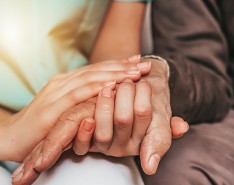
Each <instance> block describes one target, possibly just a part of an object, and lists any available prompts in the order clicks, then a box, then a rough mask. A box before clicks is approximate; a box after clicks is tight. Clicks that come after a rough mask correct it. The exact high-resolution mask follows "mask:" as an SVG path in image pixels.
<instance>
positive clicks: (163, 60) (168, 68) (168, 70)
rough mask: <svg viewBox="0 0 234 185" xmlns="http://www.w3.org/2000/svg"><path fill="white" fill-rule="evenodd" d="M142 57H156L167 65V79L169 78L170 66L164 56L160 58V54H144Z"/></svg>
mask: <svg viewBox="0 0 234 185" xmlns="http://www.w3.org/2000/svg"><path fill="white" fill-rule="evenodd" d="M142 58H145V59H157V60H159V61H161V62H163V63H165V64H166V66H167V79H169V78H170V67H169V64H168V62H167V61H166V60H165V59H164V58H162V57H160V56H157V55H145V56H143V57H142Z"/></svg>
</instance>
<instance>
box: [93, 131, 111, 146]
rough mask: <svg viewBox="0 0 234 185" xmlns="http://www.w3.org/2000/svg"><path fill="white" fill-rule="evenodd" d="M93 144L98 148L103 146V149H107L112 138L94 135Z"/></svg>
mask: <svg viewBox="0 0 234 185" xmlns="http://www.w3.org/2000/svg"><path fill="white" fill-rule="evenodd" d="M94 138H95V143H96V144H97V145H98V146H100V145H101V146H104V147H107V146H109V145H110V143H111V141H112V137H111V136H109V135H98V134H95V137H94Z"/></svg>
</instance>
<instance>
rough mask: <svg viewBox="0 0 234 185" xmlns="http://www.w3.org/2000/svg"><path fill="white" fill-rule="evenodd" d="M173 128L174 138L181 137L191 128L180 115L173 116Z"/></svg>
mask: <svg viewBox="0 0 234 185" xmlns="http://www.w3.org/2000/svg"><path fill="white" fill-rule="evenodd" d="M171 129H172V135H173V138H179V137H181V136H182V135H183V134H185V133H186V132H187V131H188V130H189V124H188V123H187V122H186V121H184V120H183V119H182V118H180V117H172V119H171Z"/></svg>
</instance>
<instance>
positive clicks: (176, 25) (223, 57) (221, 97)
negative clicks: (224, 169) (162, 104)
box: [152, 0, 233, 123]
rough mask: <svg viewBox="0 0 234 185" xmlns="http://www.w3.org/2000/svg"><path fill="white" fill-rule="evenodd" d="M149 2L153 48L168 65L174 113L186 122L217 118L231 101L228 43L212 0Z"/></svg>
mask: <svg viewBox="0 0 234 185" xmlns="http://www.w3.org/2000/svg"><path fill="white" fill-rule="evenodd" d="M206 2H208V1H187V0H181V1H178V2H177V3H168V2H167V1H165V0H157V1H154V2H153V7H152V11H153V12H152V13H153V36H154V53H155V54H157V55H160V56H162V57H163V58H165V59H166V60H167V62H168V64H169V67H170V80H169V85H170V91H171V106H172V112H173V115H178V116H181V117H183V118H184V119H185V120H186V121H188V122H190V123H199V122H214V121H218V120H220V119H222V118H223V117H224V116H225V115H226V114H227V112H228V111H229V109H230V107H231V102H232V98H233V92H232V91H233V90H232V82H231V79H230V77H229V76H228V73H227V69H228V67H229V64H230V61H229V60H230V59H229V54H228V45H227V41H226V38H225V35H224V33H223V30H222V27H221V25H222V22H221V21H222V20H221V12H220V11H219V8H218V5H217V4H216V2H215V1H209V3H206Z"/></svg>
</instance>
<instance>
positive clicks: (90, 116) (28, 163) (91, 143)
mask: <svg viewBox="0 0 234 185" xmlns="http://www.w3.org/2000/svg"><path fill="white" fill-rule="evenodd" d="M154 60H155V59H154ZM167 73H168V71H167V67H166V64H165V63H163V62H161V61H159V60H155V61H153V62H152V60H151V61H150V60H147V59H145V61H142V62H140V56H133V57H130V58H128V59H122V60H112V61H107V62H101V63H98V64H93V65H89V66H85V67H82V68H79V69H77V70H75V71H73V72H70V73H66V74H59V75H57V76H55V77H54V78H52V79H51V80H50V81H49V82H48V84H47V85H46V86H45V87H44V88H43V89H42V90H41V91H40V92H39V93H38V95H37V96H36V97H35V99H34V100H33V101H32V102H31V103H30V104H29V105H28V106H27V107H25V109H23V110H22V111H21V112H19V113H18V114H17V115H15V116H14V117H12V118H11V119H9V123H14V124H15V125H16V127H17V124H18V125H19V126H20V124H21V126H22V124H25V126H24V128H27V130H26V129H25V134H26V133H27V134H28V135H27V136H26V138H24V139H22V137H20V135H17V134H16V135H15V138H14V140H17V141H18V142H19V143H20V142H24V143H27V144H25V146H22V147H21V149H20V150H19V151H16V152H18V153H19V155H18V159H17V160H18V161H23V162H22V165H21V166H20V167H19V168H18V169H17V170H16V171H15V172H14V173H13V175H12V177H13V180H12V182H13V184H14V185H21V184H24V185H25V184H31V183H32V182H34V181H35V180H36V179H37V178H38V176H39V175H40V173H41V172H43V171H45V170H47V169H49V168H50V167H52V166H53V165H54V163H55V162H56V161H57V160H58V159H59V157H60V155H61V154H62V153H63V152H64V151H65V150H68V149H70V148H73V150H74V152H75V153H76V154H77V155H84V154H86V153H87V152H101V153H103V154H105V155H110V156H116V157H121V156H135V155H140V159H141V165H142V168H143V170H144V172H145V173H147V174H149V175H150V174H154V173H155V172H156V170H157V166H158V163H159V161H160V159H161V158H162V157H163V155H164V154H165V153H166V152H167V150H168V149H169V147H170V145H171V140H172V136H173V137H180V136H181V135H183V133H185V132H186V131H187V130H188V124H187V123H186V122H184V121H183V119H181V118H178V117H173V118H172V117H171V109H170V95H169V87H168V79H167V78H168V77H167ZM16 120H17V121H16ZM28 130H30V132H31V134H29V132H28Z"/></svg>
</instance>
